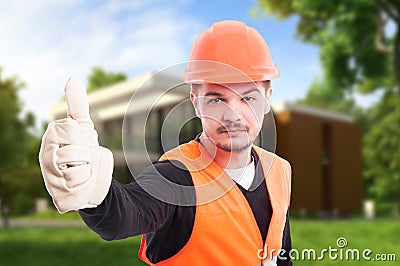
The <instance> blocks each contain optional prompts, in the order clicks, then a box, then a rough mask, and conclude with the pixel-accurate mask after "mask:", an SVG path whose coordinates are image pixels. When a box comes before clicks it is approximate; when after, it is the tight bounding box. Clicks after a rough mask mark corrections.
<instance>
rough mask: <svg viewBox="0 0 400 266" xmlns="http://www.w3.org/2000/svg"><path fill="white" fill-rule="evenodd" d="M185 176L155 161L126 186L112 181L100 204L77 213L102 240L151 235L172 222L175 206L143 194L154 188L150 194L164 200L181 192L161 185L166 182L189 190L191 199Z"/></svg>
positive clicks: (184, 171) (183, 173)
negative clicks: (153, 192)
mask: <svg viewBox="0 0 400 266" xmlns="http://www.w3.org/2000/svg"><path fill="white" fill-rule="evenodd" d="M187 177H190V175H189V172H188V171H187V170H186V169H184V168H182V167H176V166H175V165H174V164H172V163H170V162H169V161H163V162H156V163H155V164H153V165H151V166H149V167H148V168H146V169H145V170H144V171H143V172H142V173H141V174H139V175H138V176H137V177H136V178H135V180H134V181H132V182H131V183H129V184H127V185H123V184H121V183H119V182H118V181H116V180H113V181H112V183H111V187H110V190H109V192H108V194H107V196H106V198H105V199H104V201H103V202H102V203H101V204H100V205H99V206H97V207H96V208H86V209H82V210H80V211H79V214H80V215H81V217H82V218H83V220H84V222H85V223H86V224H87V225H88V226H89V227H90V228H91V229H92V230H93V231H94V232H96V233H97V234H99V235H100V236H101V237H102V238H103V239H105V240H115V239H123V238H127V237H130V236H135V235H141V234H146V233H150V232H154V231H156V230H157V229H160V228H162V227H163V225H165V224H167V223H168V222H169V221H170V220H171V219H173V217H174V213H175V210H176V208H177V206H176V205H174V204H170V203H167V202H164V201H163V200H161V199H159V198H160V197H158V198H157V195H150V194H149V193H148V192H147V191H148V190H149V188H154V190H153V191H157V193H159V194H160V195H162V196H163V197H164V198H176V197H177V195H178V194H179V193H181V191H179V188H178V189H176V188H175V186H174V187H172V188H171V187H169V185H168V182H165V181H166V180H168V181H171V182H172V183H173V184H176V183H178V184H180V185H183V186H185V187H186V188H187V187H190V190H189V191H190V192H189V194H190V197H191V198H192V199H194V200H195V192H194V187H193V182H192V181H191V179H190V178H187ZM143 187H146V190H147V191H146V190H145V189H144V188H143ZM185 192H186V193H187V191H185Z"/></svg>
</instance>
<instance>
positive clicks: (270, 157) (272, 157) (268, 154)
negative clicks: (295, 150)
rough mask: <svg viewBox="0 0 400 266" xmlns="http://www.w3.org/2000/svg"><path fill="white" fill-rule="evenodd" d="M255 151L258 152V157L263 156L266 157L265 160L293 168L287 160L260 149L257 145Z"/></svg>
mask: <svg viewBox="0 0 400 266" xmlns="http://www.w3.org/2000/svg"><path fill="white" fill-rule="evenodd" d="M253 149H254V150H255V151H256V152H257V154H258V155H260V154H262V156H264V157H265V158H268V159H270V160H273V161H277V162H280V163H281V164H282V165H284V166H285V167H289V168H291V165H290V163H289V161H288V160H287V159H285V158H283V157H281V156H280V155H278V154H276V153H274V152H271V151H268V150H266V149H264V148H261V147H258V146H256V145H253Z"/></svg>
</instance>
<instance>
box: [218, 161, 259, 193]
mask: <svg viewBox="0 0 400 266" xmlns="http://www.w3.org/2000/svg"><path fill="white" fill-rule="evenodd" d="M225 172H226V173H227V174H228V175H229V176H230V177H231V178H232V179H233V181H235V182H236V183H237V184H239V185H240V186H241V187H242V188H244V189H246V190H248V189H249V188H250V186H251V184H252V183H253V180H254V175H255V172H256V171H255V167H254V160H252V162H251V163H250V164H249V165H247V166H245V167H242V168H237V169H225Z"/></svg>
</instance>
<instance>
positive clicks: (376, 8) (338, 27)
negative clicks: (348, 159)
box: [256, 0, 400, 209]
mask: <svg viewBox="0 0 400 266" xmlns="http://www.w3.org/2000/svg"><path fill="white" fill-rule="evenodd" d="M258 2H259V6H260V7H261V10H262V11H263V12H264V13H266V14H271V15H272V16H275V17H276V18H277V19H285V18H288V17H290V16H297V17H298V18H299V21H298V24H297V38H299V39H300V40H302V41H304V42H309V43H312V44H314V45H316V46H318V47H320V59H321V63H322V66H323V75H322V77H319V78H317V79H316V80H315V81H314V83H313V84H312V85H311V88H310V89H309V91H308V93H307V95H306V97H305V99H302V100H300V102H302V103H305V104H308V105H313V106H317V107H322V108H326V109H331V110H335V111H339V112H345V113H349V114H352V115H354V116H355V117H356V119H357V120H358V121H359V122H360V123H361V124H362V125H363V128H364V139H363V143H364V146H363V159H364V173H363V175H364V184H365V193H366V195H367V196H369V197H375V198H376V199H379V200H382V201H392V202H397V203H398V204H399V203H400V185H399V184H400V183H399V178H400V177H399V173H400V163H399V150H400V138H399V136H400V134H399V132H400V1H399V0H359V1H354V0H337V1H315V0H258ZM256 11H257V10H256ZM388 23H391V24H390V25H391V26H393V28H394V33H393V34H392V35H388V34H387V33H386V31H385V30H386V29H387V25H388ZM377 90H381V91H382V92H383V93H382V94H383V96H382V98H381V99H380V100H379V101H378V103H376V104H375V105H374V106H372V107H370V108H369V109H368V110H365V111H362V110H361V109H360V108H358V107H357V106H356V105H355V101H354V93H355V92H359V93H371V92H374V91H377ZM397 209H398V208H397Z"/></svg>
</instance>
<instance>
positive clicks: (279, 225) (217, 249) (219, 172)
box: [139, 141, 291, 266]
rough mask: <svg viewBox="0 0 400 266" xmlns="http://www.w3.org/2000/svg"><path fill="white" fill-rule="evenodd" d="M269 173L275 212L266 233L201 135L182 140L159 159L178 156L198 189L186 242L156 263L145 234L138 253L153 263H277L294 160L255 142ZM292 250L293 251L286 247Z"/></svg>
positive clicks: (266, 171) (271, 199)
mask: <svg viewBox="0 0 400 266" xmlns="http://www.w3.org/2000/svg"><path fill="white" fill-rule="evenodd" d="M253 148H254V150H255V151H256V153H257V155H258V156H259V159H260V160H259V161H260V162H261V165H262V168H263V172H264V175H265V180H266V185H267V191H268V194H269V197H270V201H271V205H272V209H273V213H272V217H271V221H270V224H269V228H268V233H267V238H266V241H265V245H264V246H263V239H262V237H261V234H260V231H259V229H258V225H257V222H256V220H255V218H254V215H253V212H252V210H251V208H250V205H249V204H248V202H247V200H246V198H245V197H244V195H243V193H242V192H241V191H240V189H239V188H238V187H237V186H236V184H235V182H234V181H233V180H232V179H231V178H230V177H229V176H228V175H227V174H225V172H224V170H223V169H222V168H221V167H220V166H219V165H218V164H217V163H216V162H215V161H214V160H212V158H211V157H210V156H209V154H208V152H207V151H206V150H205V149H204V147H203V146H202V145H201V144H200V143H199V142H197V141H191V142H189V143H186V144H183V145H180V146H178V147H176V148H175V149H172V150H170V151H168V152H167V153H165V154H164V155H163V156H162V157H161V159H160V160H177V161H180V162H181V163H183V165H185V167H186V168H187V169H188V170H189V172H190V174H191V177H192V180H193V184H194V186H195V191H196V202H197V205H196V214H195V220H194V225H193V229H192V234H191V236H190V238H189V240H188V242H187V243H186V245H185V246H184V247H183V248H182V249H181V250H180V251H179V252H178V253H177V254H175V255H173V256H172V257H170V258H168V259H166V260H163V261H161V262H158V263H156V264H152V263H151V262H150V261H149V259H148V258H147V257H146V241H145V237H144V236H143V237H142V243H141V247H140V250H139V257H140V258H141V259H142V260H143V261H145V262H147V263H148V264H150V265H162V266H164V265H178V266H180V265H182V266H183V265H192V266H193V265H254V266H256V265H264V264H265V265H276V256H277V255H278V253H279V250H280V249H281V247H282V238H283V230H284V228H285V222H286V213H287V210H288V207H289V203H290V188H291V183H290V182H291V168H290V164H289V163H288V162H287V161H286V160H284V159H282V158H280V157H278V156H276V155H275V154H273V153H270V152H268V151H265V150H263V149H261V148H258V147H256V146H253ZM287 252H289V251H287Z"/></svg>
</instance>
